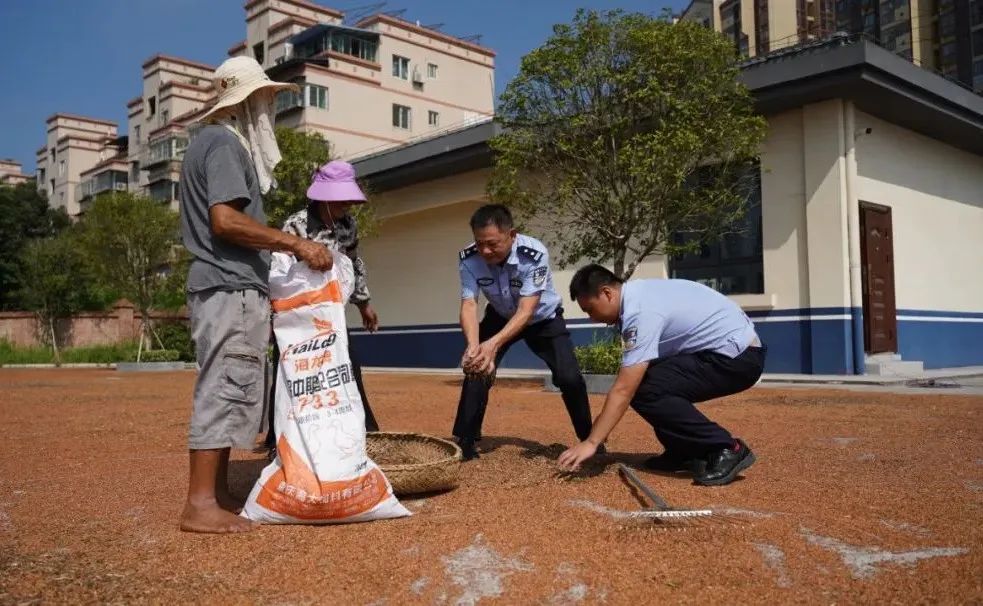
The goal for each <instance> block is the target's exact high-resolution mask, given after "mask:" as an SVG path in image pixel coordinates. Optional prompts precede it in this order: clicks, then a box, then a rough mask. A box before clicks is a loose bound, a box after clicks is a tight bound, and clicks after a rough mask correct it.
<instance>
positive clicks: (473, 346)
mask: <svg viewBox="0 0 983 606" xmlns="http://www.w3.org/2000/svg"><path fill="white" fill-rule="evenodd" d="M461 330H462V331H463V332H464V342H465V343H466V344H467V351H466V352H465V354H464V355H465V357H466V358H469V357H472V356H473V355H474V353H475V352H476V351H477V349H478V302H477V301H475V300H474V299H461ZM468 352H470V353H471V355H470V356H469V355H468Z"/></svg>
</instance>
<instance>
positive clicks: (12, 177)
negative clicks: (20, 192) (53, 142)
mask: <svg viewBox="0 0 983 606" xmlns="http://www.w3.org/2000/svg"><path fill="white" fill-rule="evenodd" d="M30 179H31V176H30V175H25V174H24V172H23V171H22V170H21V163H20V162H18V161H17V160H11V159H9V158H8V159H5V160H0V185H20V184H21V183H27V182H28V181H29V180H30Z"/></svg>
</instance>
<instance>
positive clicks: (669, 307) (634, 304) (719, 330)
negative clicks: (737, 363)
mask: <svg viewBox="0 0 983 606" xmlns="http://www.w3.org/2000/svg"><path fill="white" fill-rule="evenodd" d="M619 329H620V330H621V338H622V340H623V341H624V354H623V356H622V360H621V365H622V366H634V365H635V364H641V363H642V362H648V361H651V360H655V359H656V358H666V357H669V356H674V355H677V354H689V353H696V352H698V351H713V352H716V353H719V354H723V355H725V356H727V357H728V358H736V357H737V356H739V355H740V354H741V353H742V352H743V351H744V350H745V349H747V347H748V345H750V344H751V343H752V342H753V341H754V339H755V336H756V333H755V331H754V323H752V322H751V319H750V318H748V317H747V315H746V314H745V313H744V311H743V310H742V309H741V308H740V307H739V306H738V305H737V304H736V303H734V302H733V301H731V300H730V299H728V298H727V297H725V296H724V295H722V294H720V293H719V292H717V291H715V290H713V289H712V288H710V287H708V286H704V285H703V284H700V283H698V282H692V281H690V280H632V281H630V282H626V283H625V284H624V286H622V287H621V318H620V326H619Z"/></svg>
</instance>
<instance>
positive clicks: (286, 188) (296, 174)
mask: <svg viewBox="0 0 983 606" xmlns="http://www.w3.org/2000/svg"><path fill="white" fill-rule="evenodd" d="M276 141H277V145H278V146H279V148H280V155H281V156H283V159H282V160H281V161H280V163H279V164H277V166H276V169H275V170H274V173H273V175H274V177H276V182H277V186H276V189H274V190H272V191H271V192H270V194H269V195H268V196H267V197H266V199H265V200H264V202H265V204H264V206H265V208H266V216H267V221H268V223H269V224H270V226H272V227H277V228H279V227H282V226H283V222H284V221H286V219H287V217H289V216H290V215H292V214H293V213H295V212H297V211H298V210H301V209H303V208H304V207H305V206H307V188H308V187H310V185H311V179H312V177H313V175H314V173H315V172H316V171H317V169H318V168H319V167H321V166H322V165H324V164H326V163H328V162H329V161H331V143H330V142H328V141H327V140H326V139H325V138H324V137H323V136H321V134H320V133H316V132H300V131H296V130H292V129H289V128H282V127H281V128H277V129H276ZM350 212H351V213H352V215H353V216H354V217H355V219H356V220H357V221H358V231H359V236H360V237H363V238H364V237H366V236H370V235H372V233H374V232H375V231H376V229H377V221H376V216H375V213H374V212H373V209H372V205H371V204H362V205H358V206H353V207H352V209H351V211H350Z"/></svg>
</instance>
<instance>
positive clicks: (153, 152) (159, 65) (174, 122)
mask: <svg viewBox="0 0 983 606" xmlns="http://www.w3.org/2000/svg"><path fill="white" fill-rule="evenodd" d="M142 67H143V74H142V75H143V87H142V88H143V91H142V93H141V94H140V96H138V97H135V98H133V99H131V100H130V101H129V102H128V103H127V109H128V111H127V116H128V133H129V137H130V148H129V153H128V156H127V161H128V163H129V180H130V184H131V185H130V189H132V190H134V191H140V192H143V193H146V194H147V195H149V196H150V197H152V198H154V199H155V200H158V201H160V202H166V203H169V204H171V206H172V207H173V208H175V209H176V208H177V180H178V175H179V173H180V159H181V156H182V155H183V153H184V148H185V147H187V145H188V133H187V130H186V127H187V125H188V123H189V120H190V119H191V118H193V117H194V116H196V115H197V114H199V113H200V112H201V110H202V109H203V108H204V107H205V106H206V105H207V104H208V102H209V101H211V100H212V98H213V97H214V91H213V89H212V75H213V73H214V71H215V68H214V67H212V66H211V65H205V64H203V63H198V62H195V61H188V60H186V59H181V58H178V57H171V56H168V55H155V56H153V57H151V58H150V59H148V60H147V61H145V62H144V63H143V66H142Z"/></svg>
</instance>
